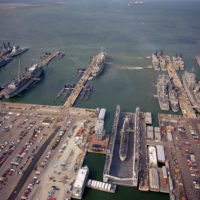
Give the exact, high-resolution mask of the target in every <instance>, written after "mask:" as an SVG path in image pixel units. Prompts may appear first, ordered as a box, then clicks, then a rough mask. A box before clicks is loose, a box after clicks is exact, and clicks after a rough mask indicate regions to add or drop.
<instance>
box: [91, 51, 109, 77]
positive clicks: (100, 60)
mask: <svg viewBox="0 0 200 200" xmlns="http://www.w3.org/2000/svg"><path fill="white" fill-rule="evenodd" d="M105 60H106V53H105V52H104V51H102V52H101V53H99V54H98V55H97V56H95V57H94V58H93V59H92V61H91V66H92V72H91V75H92V76H93V77H96V76H99V75H100V74H101V72H102V71H103V69H104V66H105Z"/></svg>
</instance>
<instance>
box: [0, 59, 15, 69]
mask: <svg viewBox="0 0 200 200" xmlns="http://www.w3.org/2000/svg"><path fill="white" fill-rule="evenodd" d="M12 60H13V58H8V59H6V60H2V61H1V62H0V67H3V66H4V65H7V64H8V63H9V62H11V61H12Z"/></svg>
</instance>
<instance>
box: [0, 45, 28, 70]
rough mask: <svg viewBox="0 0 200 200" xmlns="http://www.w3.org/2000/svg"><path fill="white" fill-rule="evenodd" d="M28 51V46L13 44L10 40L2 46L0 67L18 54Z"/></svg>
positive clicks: (0, 48) (0, 49)
mask: <svg viewBox="0 0 200 200" xmlns="http://www.w3.org/2000/svg"><path fill="white" fill-rule="evenodd" d="M26 51H28V48H25V47H19V46H11V45H10V42H8V43H7V44H5V43H3V46H1V47H0V67H2V66H4V65H6V64H8V63H9V62H11V61H12V60H13V57H15V56H18V55H20V54H22V53H24V52H26Z"/></svg>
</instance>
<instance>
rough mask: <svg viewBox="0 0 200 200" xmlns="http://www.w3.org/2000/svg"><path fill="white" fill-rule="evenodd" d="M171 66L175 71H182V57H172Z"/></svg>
mask: <svg viewBox="0 0 200 200" xmlns="http://www.w3.org/2000/svg"><path fill="white" fill-rule="evenodd" d="M172 64H173V66H174V68H175V69H176V70H184V61H183V58H182V55H181V54H180V55H179V56H178V55H177V54H176V55H175V56H173V57H172Z"/></svg>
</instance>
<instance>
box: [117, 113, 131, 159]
mask: <svg viewBox="0 0 200 200" xmlns="http://www.w3.org/2000/svg"><path fill="white" fill-rule="evenodd" d="M128 127H129V119H128V117H126V118H125V120H124V123H123V127H122V130H121V131H120V137H121V138H120V147H119V158H120V160H121V161H122V162H123V161H125V160H126V157H127V152H128V136H129V134H128V132H127V129H128Z"/></svg>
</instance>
